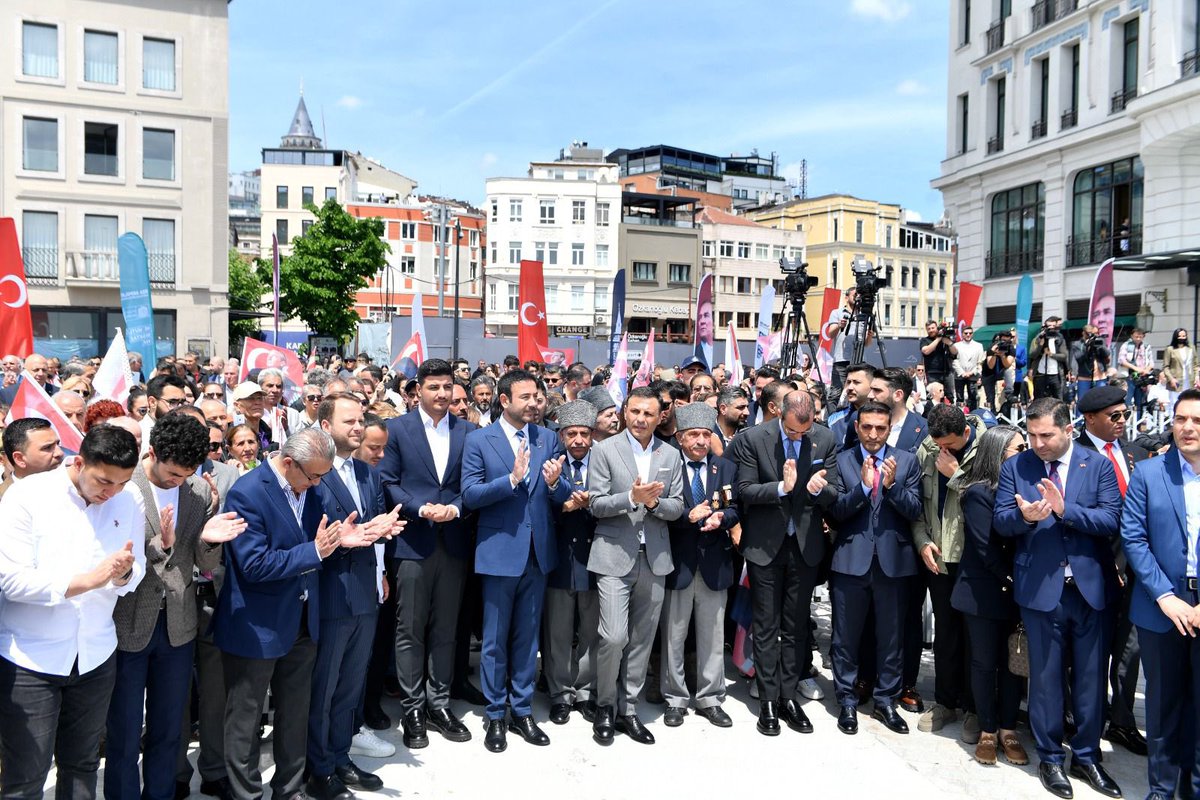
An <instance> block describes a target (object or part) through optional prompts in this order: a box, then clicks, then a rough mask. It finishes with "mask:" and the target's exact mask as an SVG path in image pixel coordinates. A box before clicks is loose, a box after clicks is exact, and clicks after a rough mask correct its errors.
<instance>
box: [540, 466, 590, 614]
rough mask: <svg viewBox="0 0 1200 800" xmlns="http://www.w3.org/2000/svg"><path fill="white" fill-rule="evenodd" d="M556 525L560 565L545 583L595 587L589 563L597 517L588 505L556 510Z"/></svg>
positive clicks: (571, 587) (572, 587)
mask: <svg viewBox="0 0 1200 800" xmlns="http://www.w3.org/2000/svg"><path fill="white" fill-rule="evenodd" d="M565 479H566V476H565V475H564V480H565ZM554 526H555V535H556V537H557V541H558V564H557V565H556V566H555V567H554V569H553V570H552V571H551V572H550V574H549V575H548V576H546V585H547V586H548V587H550V588H551V589H569V590H571V591H574V592H583V591H587V590H588V589H595V588H596V576H595V575H593V574H592V573H590V572H588V568H587V562H588V556H589V555H590V554H591V552H592V537H593V536H594V535H595V534H596V518H595V517H593V516H592V512H591V511H589V510H588V509H586V508H581V509H579V510H578V511H568V512H566V513H563V512H562V511H561V510H559V509H554Z"/></svg>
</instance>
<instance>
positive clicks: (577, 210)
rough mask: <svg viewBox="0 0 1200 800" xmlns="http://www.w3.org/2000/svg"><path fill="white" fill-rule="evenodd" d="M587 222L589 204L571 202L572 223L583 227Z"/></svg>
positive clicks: (580, 201)
mask: <svg viewBox="0 0 1200 800" xmlns="http://www.w3.org/2000/svg"><path fill="white" fill-rule="evenodd" d="M586 221H587V203H586V202H584V201H583V200H572V201H571V223H572V224H574V225H582V224H583V223H584V222H586Z"/></svg>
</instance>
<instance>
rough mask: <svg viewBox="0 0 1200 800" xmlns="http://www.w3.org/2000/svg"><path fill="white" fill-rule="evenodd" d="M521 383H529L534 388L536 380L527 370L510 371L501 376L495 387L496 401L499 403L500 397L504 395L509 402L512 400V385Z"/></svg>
mask: <svg viewBox="0 0 1200 800" xmlns="http://www.w3.org/2000/svg"><path fill="white" fill-rule="evenodd" d="M523 381H531V382H532V383H533V384H534V385H535V386H536V385H537V384H538V379H537V378H536V377H535V376H534V374H533V373H532V372H529V371H528V370H523V369H510V370H509V371H508V372H506V373H504V374H503V375H501V376H500V383H499V384H497V385H496V401H497V402H499V399H500V395H504V396H505V397H507V398H508V399H509V400H512V387H513V384H514V383H521V382H523ZM543 391H544V388H543Z"/></svg>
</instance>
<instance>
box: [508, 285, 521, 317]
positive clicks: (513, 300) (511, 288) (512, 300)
mask: <svg viewBox="0 0 1200 800" xmlns="http://www.w3.org/2000/svg"><path fill="white" fill-rule="evenodd" d="M519 288H520V287H519V286H517V284H515V283H510V284H508V310H509V311H516V310H517V303H519V302H520V300H519V295H518V294H517V292H518V290H519Z"/></svg>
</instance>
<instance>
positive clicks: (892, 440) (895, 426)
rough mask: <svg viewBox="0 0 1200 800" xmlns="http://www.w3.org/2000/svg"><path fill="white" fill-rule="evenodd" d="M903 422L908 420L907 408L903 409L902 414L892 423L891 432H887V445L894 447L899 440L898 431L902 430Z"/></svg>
mask: <svg viewBox="0 0 1200 800" xmlns="http://www.w3.org/2000/svg"><path fill="white" fill-rule="evenodd" d="M905 422H908V409H907V408H906V409H904V416H903V417H901V418H900V421H899V422H895V423H892V430H891V432H889V433H888V438H887V444H888V447H895V446H896V442H898V441H900V433H901V431H903V430H904V423H905Z"/></svg>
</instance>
